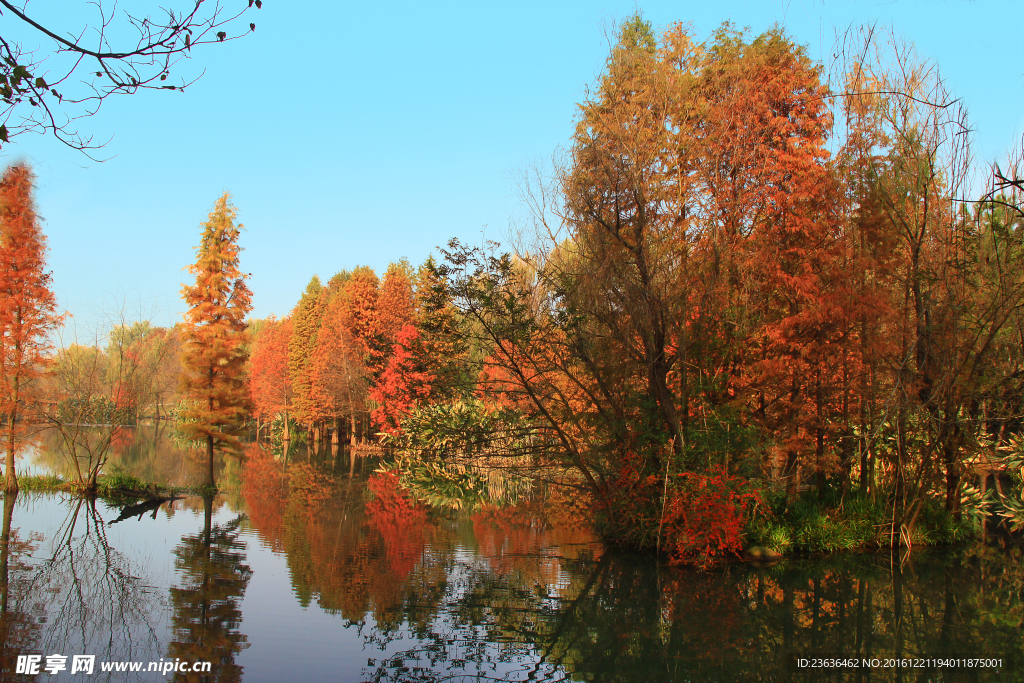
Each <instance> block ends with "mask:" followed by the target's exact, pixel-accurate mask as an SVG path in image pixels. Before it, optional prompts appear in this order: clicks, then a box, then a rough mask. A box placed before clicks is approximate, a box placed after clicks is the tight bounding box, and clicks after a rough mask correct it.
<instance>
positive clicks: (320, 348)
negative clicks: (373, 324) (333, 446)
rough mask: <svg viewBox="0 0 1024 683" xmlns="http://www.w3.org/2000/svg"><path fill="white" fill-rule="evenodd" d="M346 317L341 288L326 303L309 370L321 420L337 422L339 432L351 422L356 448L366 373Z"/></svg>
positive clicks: (352, 437)
mask: <svg viewBox="0 0 1024 683" xmlns="http://www.w3.org/2000/svg"><path fill="white" fill-rule="evenodd" d="M347 318H348V310H347V306H346V300H345V295H344V292H343V291H342V289H341V287H340V286H339V287H338V288H337V289H336V290H335V291H334V292H333V293H332V294H331V296H330V298H329V299H328V301H327V308H326V310H325V311H324V319H323V325H322V326H321V328H320V334H319V336H318V338H317V346H316V350H315V353H314V356H313V360H312V365H311V369H310V377H311V397H312V399H313V401H312V402H313V403H314V404H315V405H316V406H317V407H318V413H319V414H320V416H321V419H332V420H334V421H335V423H336V428H337V429H338V431H339V432H340V421H341V419H342V418H347V419H348V420H349V425H350V430H349V439H350V442H351V444H352V445H353V446H354V445H355V440H356V424H357V419H358V418H357V415H359V414H362V413H364V412H365V411H366V397H367V378H366V374H367V372H366V366H365V365H364V363H363V357H364V351H363V347H362V346H361V345H360V344H359V343H358V341H357V340H356V339H355V337H354V335H353V333H352V330H351V327H350V325H349V324H348V322H347ZM339 438H340V434H339Z"/></svg>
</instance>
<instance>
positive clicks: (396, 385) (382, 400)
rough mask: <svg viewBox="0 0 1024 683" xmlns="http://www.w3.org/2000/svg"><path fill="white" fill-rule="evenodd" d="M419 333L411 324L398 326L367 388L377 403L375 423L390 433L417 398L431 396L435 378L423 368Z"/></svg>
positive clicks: (398, 426)
mask: <svg viewBox="0 0 1024 683" xmlns="http://www.w3.org/2000/svg"><path fill="white" fill-rule="evenodd" d="M419 337H420V334H419V330H417V329H416V328H415V327H414V326H413V325H406V326H405V327H403V328H402V329H401V331H400V332H399V333H398V338H397V340H396V341H395V345H394V347H393V350H392V354H391V358H390V359H389V360H388V364H387V367H386V368H385V370H384V373H383V374H382V375H381V377H380V380H378V382H377V384H376V385H374V387H373V388H372V389H371V390H370V397H371V398H372V399H373V400H375V401H377V403H378V404H379V405H378V407H377V408H376V409H375V410H374V411H373V414H372V417H373V421H374V424H376V425H377V426H378V427H379V428H380V429H381V430H382V431H384V432H387V433H389V434H393V433H395V432H397V431H398V430H399V429H401V422H402V418H403V417H404V416H405V415H407V414H408V413H409V411H410V410H411V409H412V407H413V406H414V405H415V403H416V402H417V401H422V400H425V399H426V398H427V397H428V396H430V386H431V383H432V382H433V381H434V378H433V376H432V375H431V374H430V373H429V372H426V371H425V370H424V365H425V363H424V360H423V347H422V346H421V345H420V344H419Z"/></svg>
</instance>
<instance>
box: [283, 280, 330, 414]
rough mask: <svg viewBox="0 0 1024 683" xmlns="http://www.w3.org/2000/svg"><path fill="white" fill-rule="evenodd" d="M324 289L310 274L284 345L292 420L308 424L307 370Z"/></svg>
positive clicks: (308, 394) (318, 329) (292, 316)
mask: <svg viewBox="0 0 1024 683" xmlns="http://www.w3.org/2000/svg"><path fill="white" fill-rule="evenodd" d="M324 295H325V294H324V288H323V286H322V285H321V284H320V278H319V277H317V276H316V275H314V276H313V277H312V279H310V281H309V284H308V285H306V291H305V292H303V293H302V298H301V299H299V303H298V304H296V306H295V310H294V311H292V315H291V319H292V336H291V339H290V340H289V342H288V375H289V376H290V377H291V381H292V396H293V397H294V399H293V400H294V406H295V417H296V419H298V420H300V421H301V422H304V423H306V424H307V425H310V424H312V422H313V421H314V419H313V418H314V416H313V415H312V411H311V409H312V407H313V406H312V399H311V396H310V391H311V388H312V384H311V379H310V369H311V365H310V363H311V362H312V358H313V354H314V352H315V351H316V344H317V334H318V333H319V331H320V325H321V323H322V321H323V306H324Z"/></svg>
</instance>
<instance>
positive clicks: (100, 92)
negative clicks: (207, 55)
mask: <svg viewBox="0 0 1024 683" xmlns="http://www.w3.org/2000/svg"><path fill="white" fill-rule="evenodd" d="M81 4H82V5H90V6H91V7H89V8H88V9H87V11H90V12H94V13H95V20H94V21H92V22H87V23H85V24H84V25H82V26H81V27H80V28H79V29H75V30H74V31H72V32H65V30H64V29H63V28H58V27H57V26H56V22H54V21H53V20H54V15H51V16H50V17H48V18H46V19H43V18H41V17H40V15H39V13H36V12H32V11H31V10H30V8H29V7H28V3H22V4H21V5H20V6H19V5H18V4H17V3H13V2H9V1H8V0H0V5H2V7H3V10H0V13H4V14H5V19H4V34H3V36H2V37H0V98H2V105H0V144H2V143H6V142H7V141H8V140H9V139H10V138H12V137H14V136H15V135H18V134H20V133H23V132H26V131H36V132H41V133H47V132H49V133H52V134H53V135H54V136H56V138H57V139H58V140H60V141H61V142H63V143H64V144H66V145H68V146H70V147H73V148H76V149H81V150H88V149H95V148H96V147H99V146H101V145H98V144H95V143H93V141H92V137H91V136H88V135H82V134H81V133H79V132H78V131H77V130H76V129H75V128H74V127H73V122H74V121H75V120H76V119H80V118H82V117H84V116H91V115H93V114H95V113H96V112H97V111H99V108H100V105H101V104H102V103H103V100H105V99H106V98H108V97H110V96H112V95H126V94H127V95H130V94H134V93H136V92H138V91H139V90H165V91H166V90H172V91H183V90H185V88H186V87H188V86H189V85H191V84H192V83H194V82H195V81H194V79H193V80H185V79H179V80H178V81H172V80H169V79H170V77H171V72H172V71H176V67H177V66H178V64H179V62H181V60H183V59H186V58H188V59H191V58H192V55H193V52H192V49H193V48H197V47H199V46H201V45H207V44H212V43H222V42H225V41H229V40H235V39H237V38H240V37H242V36H243V35H245V34H247V33H251V32H252V31H254V30H256V25H255V24H254V23H249V24H248V26H244V25H240V23H241V22H242V21H244V20H243V19H242V15H244V14H245V13H246V11H247V10H248V9H249V8H250V7H252V6H253V5H254V4H255V5H256V8H257V9H259V8H260V7H262V6H263V3H262V1H261V0H256V1H255V2H249V3H248V5H243V4H241V3H239V7H240V9H238V10H225V9H224V8H223V7H222V6H221V3H220V2H213V3H210V2H206V1H205V0H187V1H186V2H182V3H178V4H179V5H183V6H182V7H180V8H176V7H162V8H160V9H159V13H160V14H162V15H163V16H159V15H157V16H152V15H142V14H130V13H128V12H125V11H123V10H121V11H118V8H117V7H116V3H109V4H107V5H106V6H105V5H104V3H102V2H93V3H81ZM62 9H65V8H62ZM51 22H53V23H51Z"/></svg>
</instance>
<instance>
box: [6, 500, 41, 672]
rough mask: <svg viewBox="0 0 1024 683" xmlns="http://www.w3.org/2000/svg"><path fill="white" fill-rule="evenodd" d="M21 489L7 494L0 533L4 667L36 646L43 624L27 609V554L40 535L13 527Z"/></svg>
mask: <svg viewBox="0 0 1024 683" xmlns="http://www.w3.org/2000/svg"><path fill="white" fill-rule="evenodd" d="M17 495H18V494H17V493H8V494H6V495H5V496H4V522H3V534H2V535H0V671H4V672H9V671H14V667H15V664H16V662H17V659H18V655H21V654H24V653H26V652H28V651H29V650H31V649H33V648H34V646H35V643H36V640H37V638H38V632H39V627H38V625H37V624H36V621H35V619H33V618H32V615H31V614H29V613H27V612H26V611H24V602H23V601H22V600H21V599H20V598H21V596H23V595H24V594H25V592H26V591H25V581H24V576H25V574H26V569H27V565H26V564H25V562H24V558H25V557H26V556H27V555H30V554H31V553H32V552H33V551H34V550H35V548H36V545H37V542H38V539H36V538H34V537H33V538H30V539H28V540H22V539H20V538H19V535H18V531H17V530H16V529H12V528H11V522H12V520H13V517H14V503H15V501H16V500H17Z"/></svg>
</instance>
